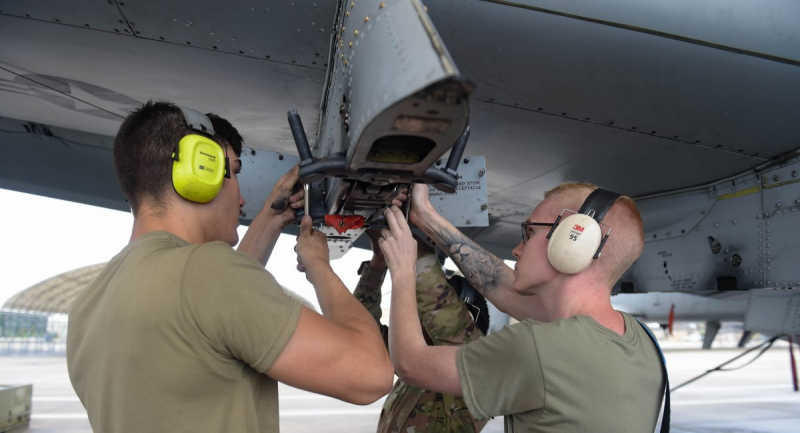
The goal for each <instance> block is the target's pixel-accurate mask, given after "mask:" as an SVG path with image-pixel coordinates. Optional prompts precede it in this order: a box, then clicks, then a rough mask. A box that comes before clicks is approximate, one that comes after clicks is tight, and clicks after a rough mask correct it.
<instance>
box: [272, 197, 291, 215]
mask: <svg viewBox="0 0 800 433" xmlns="http://www.w3.org/2000/svg"><path fill="white" fill-rule="evenodd" d="M288 202H289V201H288V200H286V197H278V198H277V199H276V200H275V201H273V202H272V204H271V205H270V206H269V207H270V208H272V210H275V211H278V212H281V211H283V210H284V209H286V204H287V203H288Z"/></svg>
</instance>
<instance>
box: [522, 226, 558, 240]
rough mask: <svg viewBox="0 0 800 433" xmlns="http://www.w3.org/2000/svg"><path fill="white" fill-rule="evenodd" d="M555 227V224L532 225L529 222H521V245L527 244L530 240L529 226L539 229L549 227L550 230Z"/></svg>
mask: <svg viewBox="0 0 800 433" xmlns="http://www.w3.org/2000/svg"><path fill="white" fill-rule="evenodd" d="M555 225H556V223H533V222H530V221H524V222H522V223H521V224H520V226H522V243H523V244H524V243H525V242H527V240H528V239H530V238H531V231H532V230H533V229H532V228H529V227H530V226H540V227H550V228H552V227H554V226H555Z"/></svg>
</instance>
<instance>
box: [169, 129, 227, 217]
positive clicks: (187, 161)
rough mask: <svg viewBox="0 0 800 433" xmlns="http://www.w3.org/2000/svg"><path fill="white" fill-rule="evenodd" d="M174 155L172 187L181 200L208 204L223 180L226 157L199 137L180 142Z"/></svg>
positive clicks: (212, 144) (213, 143)
mask: <svg viewBox="0 0 800 433" xmlns="http://www.w3.org/2000/svg"><path fill="white" fill-rule="evenodd" d="M176 152H177V155H176V154H173V161H172V186H173V187H174V188H175V192H177V193H178V195H180V196H181V197H183V198H185V199H187V200H190V201H193V202H197V203H208V202H210V201H211V200H213V199H214V197H216V196H217V194H219V190H220V189H221V188H222V182H223V177H224V176H225V169H226V167H225V154H224V153H223V151H222V148H221V147H220V145H219V144H217V143H216V142H214V141H212V140H211V139H209V138H206V137H203V136H202V135H198V134H190V135H187V136H185V137H183V138H182V139H181V141H180V142H179V143H178V146H177V150H176Z"/></svg>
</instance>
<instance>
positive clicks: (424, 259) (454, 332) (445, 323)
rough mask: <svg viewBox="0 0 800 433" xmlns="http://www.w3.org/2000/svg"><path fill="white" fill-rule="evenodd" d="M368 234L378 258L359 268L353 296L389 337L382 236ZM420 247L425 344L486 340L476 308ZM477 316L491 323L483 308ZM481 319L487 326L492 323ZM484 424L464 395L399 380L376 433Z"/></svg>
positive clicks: (422, 244) (427, 248)
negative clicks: (383, 316)
mask: <svg viewBox="0 0 800 433" xmlns="http://www.w3.org/2000/svg"><path fill="white" fill-rule="evenodd" d="M367 234H368V236H369V237H370V240H372V241H373V252H374V256H373V258H372V261H370V262H364V265H362V268H361V269H360V270H359V272H360V274H361V279H360V280H359V283H358V286H357V287H356V290H355V292H354V293H353V294H354V295H355V297H356V298H357V299H358V300H359V301H360V302H361V303H362V304H363V305H364V306H365V307H366V308H367V310H368V311H369V312H370V313H371V314H372V316H373V317H374V318H375V320H376V321H377V322H378V324H379V326H380V328H381V333H382V334H383V335H384V339H386V338H387V337H388V327H387V326H386V325H381V324H380V318H381V308H380V303H381V286H382V284H383V280H384V277H385V275H386V269H387V268H386V264H385V262H384V259H383V254H382V253H381V250H380V248H379V247H378V245H377V238H378V237H380V233H379V232H367ZM417 245H418V249H419V251H418V257H419V258H418V260H417V308H418V310H419V317H420V322H421V323H422V329H423V334H424V335H425V340H426V341H427V342H428V344H429V345H462V344H466V343H469V342H471V341H473V340H476V339H478V338H480V337H482V336H483V335H484V332H485V327H484V331H483V332H482V331H481V330H480V329H478V327H477V326H476V323H475V320H473V318H472V316H471V315H470V310H469V308H474V307H468V306H467V304H466V302H464V301H463V300H462V299H461V298H460V297H459V295H458V294H457V293H456V289H455V288H454V287H453V286H452V285H451V284H450V283H449V282H448V280H447V278H446V277H445V275H444V272H443V271H442V267H441V265H440V264H439V260H438V259H437V257H436V254H434V251H433V249H432V248H431V247H430V246H428V245H427V244H426V243H425V242H423V241H421V240H418V242H417ZM484 302H485V301H484ZM474 313H476V314H477V316H476V319H478V320H480V319H481V318H480V315H484V318H485V319H488V316H487V314H488V313H487V311H486V308H485V306H484V307H483V308H480V309H478V310H474ZM480 321H481V322H485V325H486V327H488V320H480ZM482 325H483V323H482ZM486 422H487V420H476V419H475V418H473V417H472V415H471V414H470V413H469V410H468V409H467V405H466V403H465V402H464V398H463V397H455V396H452V395H447V394H441V393H437V392H433V391H430V390H426V389H422V388H418V387H415V386H411V385H408V384H406V383H405V382H403V381H402V380H398V381H397V382H396V383H395V385H394V388H393V389H392V392H391V393H389V395H388V397H387V398H386V401H385V403H384V404H383V410H382V411H381V416H380V420H379V422H378V432H402V433H420V432H454V433H461V432H464V433H466V432H478V431H480V430H481V429H483V427H484V426H485V425H486Z"/></svg>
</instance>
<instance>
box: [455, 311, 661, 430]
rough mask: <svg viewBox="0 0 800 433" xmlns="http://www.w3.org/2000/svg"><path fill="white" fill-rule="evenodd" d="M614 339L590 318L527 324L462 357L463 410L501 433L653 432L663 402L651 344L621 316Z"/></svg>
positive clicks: (657, 362) (465, 351) (469, 349)
mask: <svg viewBox="0 0 800 433" xmlns="http://www.w3.org/2000/svg"><path fill="white" fill-rule="evenodd" d="M623 317H624V318H625V333H624V334H623V335H619V334H617V333H615V332H613V331H611V330H609V329H607V328H605V327H603V326H601V325H600V324H599V323H597V322H596V321H595V320H594V319H592V318H591V317H588V316H574V317H570V318H568V319H560V320H556V321H554V322H550V323H543V322H536V321H533V320H525V321H523V322H520V323H518V324H515V325H511V326H508V327H506V328H504V329H502V330H501V331H498V332H494V333H492V334H490V335H489V336H488V337H485V338H481V339H479V340H478V341H475V342H473V343H470V344H468V345H466V346H464V347H463V348H461V349H459V351H458V355H457V358H456V364H457V366H458V374H459V377H460V378H461V386H462V389H463V390H464V397H465V399H466V401H467V407H468V408H469V410H470V412H472V414H473V415H475V416H476V417H480V418H487V417H491V416H500V415H506V418H505V431H506V432H614V433H625V432H630V433H643V432H652V431H653V430H654V428H655V425H656V420H657V417H658V415H659V412H660V409H661V398H662V397H663V395H664V383H663V379H662V368H661V358H660V355H659V353H658V351H657V350H656V348H655V345H654V344H653V342H652V340H650V338H649V337H648V336H647V333H646V332H645V331H644V329H642V327H641V326H640V325H639V324H638V323H637V322H636V320H635V319H634V318H633V317H631V316H629V315H627V314H625V313H623Z"/></svg>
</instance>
